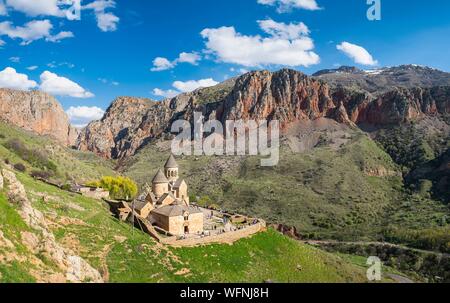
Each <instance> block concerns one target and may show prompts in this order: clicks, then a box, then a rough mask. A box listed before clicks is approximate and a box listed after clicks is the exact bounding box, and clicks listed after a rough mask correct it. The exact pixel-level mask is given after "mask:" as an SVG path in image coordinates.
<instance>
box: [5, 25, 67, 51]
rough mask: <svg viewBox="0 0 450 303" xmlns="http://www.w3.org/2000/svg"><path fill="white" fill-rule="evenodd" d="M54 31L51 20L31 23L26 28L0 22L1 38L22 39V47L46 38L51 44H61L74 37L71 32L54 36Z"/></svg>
mask: <svg viewBox="0 0 450 303" xmlns="http://www.w3.org/2000/svg"><path fill="white" fill-rule="evenodd" d="M52 29H53V25H52V24H51V22H50V21H49V20H38V21H30V22H28V23H26V24H25V25H24V26H14V25H13V24H12V23H11V22H10V21H4V22H0V36H8V37H9V38H11V39H21V40H22V42H21V44H22V45H27V44H30V43H31V42H33V41H35V40H39V39H44V38H45V40H46V41H49V42H59V41H60V40H61V39H65V38H71V37H73V34H72V33H71V32H60V33H59V34H57V35H55V36H53V35H52V34H51V33H50V31H51V30H52Z"/></svg>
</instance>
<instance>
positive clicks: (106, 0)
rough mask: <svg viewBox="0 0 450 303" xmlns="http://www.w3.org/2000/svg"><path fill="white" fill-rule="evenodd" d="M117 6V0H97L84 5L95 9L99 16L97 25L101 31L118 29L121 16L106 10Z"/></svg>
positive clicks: (85, 7) (96, 14) (86, 7)
mask: <svg viewBox="0 0 450 303" xmlns="http://www.w3.org/2000/svg"><path fill="white" fill-rule="evenodd" d="M115 7H116V2H115V1H114V0H96V1H94V2H91V3H89V4H87V5H85V6H83V7H82V9H85V10H89V9H90V10H93V11H94V13H95V16H96V18H97V26H98V27H99V28H100V30H101V31H103V32H113V31H115V30H117V24H118V23H119V21H120V18H119V17H117V16H116V15H114V14H113V13H111V12H106V10H107V9H110V8H115Z"/></svg>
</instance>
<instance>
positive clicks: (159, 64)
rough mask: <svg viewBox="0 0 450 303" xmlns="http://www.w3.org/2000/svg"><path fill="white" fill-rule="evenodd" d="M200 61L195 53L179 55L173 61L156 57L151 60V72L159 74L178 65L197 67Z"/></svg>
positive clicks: (199, 57)
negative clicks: (186, 64) (187, 64)
mask: <svg viewBox="0 0 450 303" xmlns="http://www.w3.org/2000/svg"><path fill="white" fill-rule="evenodd" d="M201 59H202V57H201V56H200V55H199V54H198V53H196V52H192V53H186V52H183V53H181V54H180V55H179V56H178V58H177V59H175V60H173V61H169V59H167V58H164V57H157V58H155V59H154V60H153V68H152V69H151V71H153V72H160V71H164V70H168V69H172V68H174V67H175V66H177V65H178V64H179V63H189V64H192V65H198V62H199V61H200V60H201Z"/></svg>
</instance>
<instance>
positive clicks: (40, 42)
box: [0, 0, 450, 125]
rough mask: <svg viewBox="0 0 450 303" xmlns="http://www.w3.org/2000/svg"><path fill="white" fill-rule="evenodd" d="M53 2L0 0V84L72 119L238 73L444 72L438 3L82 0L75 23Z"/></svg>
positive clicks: (444, 23) (444, 24) (445, 30)
mask: <svg viewBox="0 0 450 303" xmlns="http://www.w3.org/2000/svg"><path fill="white" fill-rule="evenodd" d="M58 1H59V0H40V1H35V0H0V58H1V61H0V71H3V72H0V86H3V87H13V88H21V89H41V90H44V91H47V92H49V93H52V94H55V95H57V96H56V97H57V98H58V100H60V101H61V103H62V104H63V106H64V108H65V109H66V110H69V109H70V108H71V107H72V109H71V111H70V113H71V116H72V119H73V123H74V124H80V125H81V124H84V123H86V122H87V121H88V120H90V119H93V118H97V117H98V116H100V115H101V110H105V109H106V108H107V106H108V105H109V104H110V103H111V101H112V100H113V99H114V98H116V97H117V96H123V95H127V96H139V97H148V98H154V99H161V98H162V96H161V95H173V94H176V93H178V92H182V91H189V90H192V89H194V88H195V87H198V86H199V85H202V86H207V85H212V84H214V83H216V82H221V81H223V80H224V79H226V78H229V77H233V76H236V75H239V74H240V73H242V72H245V71H247V70H255V69H263V68H266V69H270V70H276V69H279V68H281V67H292V68H295V69H297V70H300V71H303V72H305V73H307V74H311V73H313V72H315V71H317V70H320V69H324V68H334V67H337V66H339V65H355V66H358V67H361V68H365V69H373V68H377V67H379V66H392V65H400V64H409V63H414V64H421V65H428V66H431V67H435V68H438V69H441V70H445V71H450V56H449V55H448V50H449V49H450V39H449V38H448V37H450V18H449V13H450V2H449V1H442V0H432V1H426V2H425V1H420V0H409V1H404V0H381V14H382V15H381V20H380V21H369V20H368V19H367V15H366V12H367V10H368V8H369V5H367V3H366V1H367V0H345V1H336V0H226V1H225V0H220V1H219V0H214V1H211V0H190V1H187V0H167V1H142V0H116V1H112V0H109V1H106V0H82V1H81V6H82V7H83V9H82V10H81V20H70V19H74V18H75V19H76V17H70V16H69V18H68V17H67V15H66V14H65V10H66V9H68V8H69V7H70V6H56V4H57V3H58ZM71 1H72V0H71ZM78 1H79V0H78ZM258 2H261V3H258ZM264 3H265V4H264ZM282 3H284V4H282ZM311 5H312V6H311ZM258 21H264V22H260V23H258ZM28 22H38V23H36V24H34V25H33V26H34V27H33V26H32V25H27V23H28ZM205 29H209V30H206V31H205ZM201 33H203V35H201ZM258 35H259V36H258ZM344 43H345V44H344ZM338 45H339V46H340V47H339V49H338V47H337V46H338ZM182 53H185V54H184V55H182V56H180V54H182ZM156 58H165V60H161V59H160V60H159V61H158V62H160V63H164V64H162V65H161V64H160V65H159V68H158V66H156V67H155V65H154V60H155V59H156ZM7 68H9V69H8V70H6V72H5V69H7ZM11 69H14V70H15V72H13V71H12V70H11ZM152 69H153V71H152ZM161 69H164V70H161ZM156 70H160V71H156ZM2 73H3V74H2ZM24 77H25V79H24ZM26 77H28V79H26ZM200 80H202V81H200ZM177 81H178V82H177ZM155 89H157V90H155ZM155 93H156V95H155ZM157 95H159V96H157ZM81 107H82V108H81ZM95 107H97V108H95Z"/></svg>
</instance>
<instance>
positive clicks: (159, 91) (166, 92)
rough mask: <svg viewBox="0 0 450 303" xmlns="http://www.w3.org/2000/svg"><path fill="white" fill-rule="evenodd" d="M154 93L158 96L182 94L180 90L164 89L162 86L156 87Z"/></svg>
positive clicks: (165, 96) (168, 96) (170, 96)
mask: <svg viewBox="0 0 450 303" xmlns="http://www.w3.org/2000/svg"><path fill="white" fill-rule="evenodd" d="M152 93H153V95H155V96H157V97H164V98H173V97H175V96H176V95H178V94H180V92H179V91H176V90H174V89H168V90H163V89H160V88H155V89H154V90H153V92H152Z"/></svg>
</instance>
